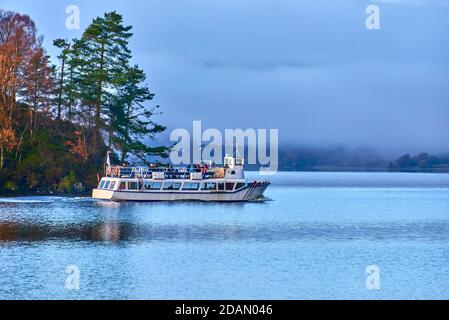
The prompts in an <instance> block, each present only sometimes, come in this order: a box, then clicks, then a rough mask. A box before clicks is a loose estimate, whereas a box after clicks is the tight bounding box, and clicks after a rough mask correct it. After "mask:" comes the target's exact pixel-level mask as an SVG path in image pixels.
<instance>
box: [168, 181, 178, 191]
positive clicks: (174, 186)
mask: <svg viewBox="0 0 449 320" xmlns="http://www.w3.org/2000/svg"><path fill="white" fill-rule="evenodd" d="M180 188H181V183H179V182H165V183H164V190H179V189H180Z"/></svg>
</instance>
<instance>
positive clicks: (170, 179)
mask: <svg viewBox="0 0 449 320" xmlns="http://www.w3.org/2000/svg"><path fill="white" fill-rule="evenodd" d="M243 165H244V159H243V158H240V157H229V156H226V157H225V158H224V166H223V167H209V166H207V165H206V164H201V165H196V166H189V167H185V168H152V167H120V166H107V167H106V170H105V176H104V177H103V178H102V179H101V181H100V182H99V184H98V187H97V188H96V189H94V190H93V192H92V197H93V198H96V199H107V200H114V201H177V200H193V201H219V202H241V201H251V200H257V199H261V198H263V193H264V191H265V190H266V189H267V187H268V186H269V185H270V182H268V181H263V182H260V181H259V182H258V181H254V182H249V181H247V180H246V179H245V173H244V170H243Z"/></svg>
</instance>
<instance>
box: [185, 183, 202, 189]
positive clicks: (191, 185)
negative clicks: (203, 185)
mask: <svg viewBox="0 0 449 320" xmlns="http://www.w3.org/2000/svg"><path fill="white" fill-rule="evenodd" d="M199 188H200V184H199V183H198V182H186V183H184V187H183V188H182V189H183V190H198V189H199Z"/></svg>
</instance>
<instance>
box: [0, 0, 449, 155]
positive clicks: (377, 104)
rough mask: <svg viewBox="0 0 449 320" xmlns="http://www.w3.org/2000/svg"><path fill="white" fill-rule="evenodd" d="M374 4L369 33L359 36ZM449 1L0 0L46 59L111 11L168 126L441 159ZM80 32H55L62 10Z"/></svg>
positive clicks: (448, 82)
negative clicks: (376, 24)
mask: <svg viewBox="0 0 449 320" xmlns="http://www.w3.org/2000/svg"><path fill="white" fill-rule="evenodd" d="M370 3H376V4H378V5H379V7H380V10H381V30H378V31H369V30H367V29H366V28H365V19H366V14H365V8H366V6H367V5H368V4H370ZM448 3H449V1H446V0H429V1H419V0H383V1H380V0H379V1H363V0H328V1H324V0H310V1H300V0H296V1H295V0H271V1H268V0H214V1H211V0H183V1H181V0H171V1H167V0H145V1H144V0H140V1H138V0H128V1H122V0H115V1H111V0H97V1H92V0H89V1H84V0H72V1H54V0H53V1H51V0H38V1H36V0H34V1H32V0H0V8H3V9H8V10H14V11H18V12H21V13H26V14H29V15H30V16H31V17H32V18H33V19H34V20H35V21H36V24H37V26H38V28H39V32H40V33H42V34H43V35H44V36H45V38H46V42H45V44H46V47H47V49H48V51H49V52H50V53H51V54H52V55H54V53H55V51H54V50H53V48H51V42H52V40H53V39H55V38H74V37H78V36H80V32H81V30H82V29H84V28H85V27H86V26H87V25H88V24H89V23H90V22H91V20H92V19H93V18H94V17H96V16H98V15H101V14H103V13H104V12H105V11H111V10H116V11H118V12H119V13H121V14H123V16H124V18H125V22H126V23H127V24H131V25H133V26H134V29H133V31H134V34H135V36H134V38H133V40H132V43H131V47H132V49H133V51H134V61H135V62H136V63H138V64H139V65H140V66H141V67H142V68H144V69H145V71H146V72H147V74H148V76H149V84H150V87H151V89H152V90H153V91H154V92H155V93H156V99H155V103H157V104H160V105H161V108H162V110H163V111H164V113H165V114H164V116H163V117H161V118H160V120H161V121H162V122H163V123H164V124H166V125H168V126H169V128H170V129H172V128H176V127H187V128H190V127H191V121H192V120H202V121H203V123H204V126H205V127H217V128H238V127H242V128H279V135H280V139H281V141H283V142H292V143H297V144H307V145H315V146H329V145H339V144H345V145H350V146H368V147H372V148H376V149H381V150H385V151H389V152H391V151H392V152H394V153H402V152H408V151H410V152H419V151H421V150H426V151H431V152H442V151H449V139H448V137H449V72H448V71H449V6H448V5H447V4H448ZM69 4H76V5H78V6H79V7H80V10H81V30H80V31H71V30H67V29H66V28H65V18H66V16H65V8H66V7H67V5H69Z"/></svg>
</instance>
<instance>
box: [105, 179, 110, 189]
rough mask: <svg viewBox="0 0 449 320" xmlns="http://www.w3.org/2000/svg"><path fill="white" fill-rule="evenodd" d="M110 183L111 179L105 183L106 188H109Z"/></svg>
mask: <svg viewBox="0 0 449 320" xmlns="http://www.w3.org/2000/svg"><path fill="white" fill-rule="evenodd" d="M110 183H111V181H106V183H105V184H104V188H105V189H108V188H109V184H110Z"/></svg>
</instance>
